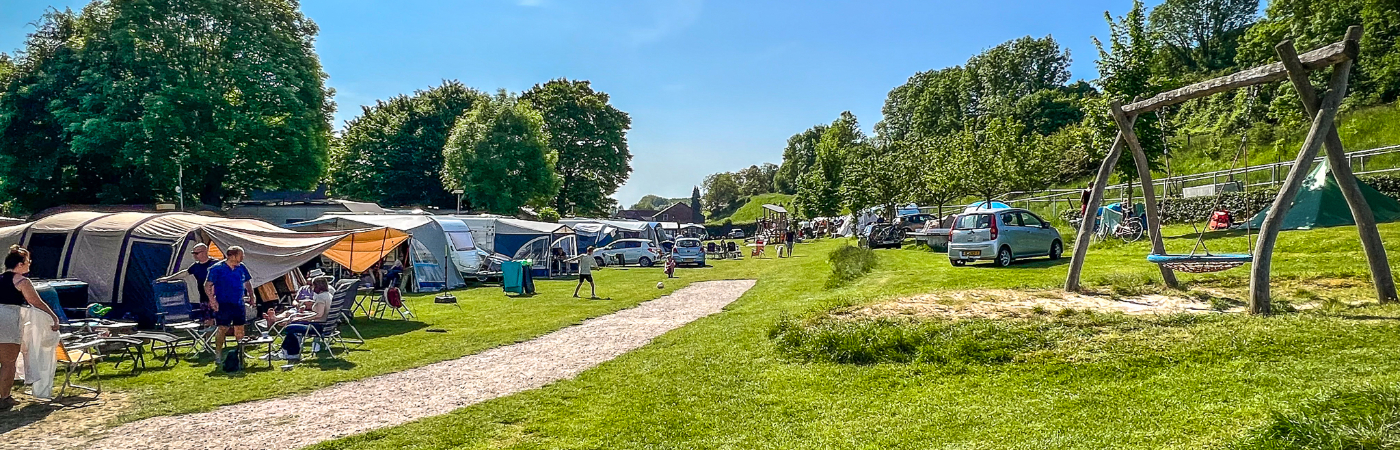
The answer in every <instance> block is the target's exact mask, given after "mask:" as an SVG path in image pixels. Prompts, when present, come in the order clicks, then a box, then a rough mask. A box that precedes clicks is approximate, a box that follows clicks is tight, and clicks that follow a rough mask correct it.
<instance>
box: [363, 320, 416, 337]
mask: <svg viewBox="0 0 1400 450" xmlns="http://www.w3.org/2000/svg"><path fill="white" fill-rule="evenodd" d="M356 320H359V321H360V322H359V323H356V324H355V328H356V329H359V330H360V335H361V336H364V337H365V339H375V338H381V337H385V336H397V335H400V334H407V333H412V332H414V331H418V330H421V329H424V328H427V327H428V324H426V323H423V322H419V321H416V320H394V319H377V320H367V321H366V320H361V319H356ZM342 332H345V330H342Z"/></svg>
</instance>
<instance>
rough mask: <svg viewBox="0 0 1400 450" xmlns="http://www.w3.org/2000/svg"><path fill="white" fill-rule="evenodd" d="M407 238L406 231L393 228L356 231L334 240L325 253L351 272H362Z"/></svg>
mask: <svg viewBox="0 0 1400 450" xmlns="http://www.w3.org/2000/svg"><path fill="white" fill-rule="evenodd" d="M407 240H408V233H405V232H403V231H400V230H396V229H393V228H379V229H370V230H364V231H356V232H354V233H351V234H350V235H349V236H346V237H345V238H344V239H341V240H340V241H339V242H336V243H335V245H333V246H331V248H330V249H329V250H326V252H325V255H326V257H327V258H330V259H331V260H332V261H335V262H336V263H337V264H340V265H342V266H345V267H348V268H350V271H351V272H364V271H366V270H369V268H370V267H373V266H374V263H376V262H379V260H381V259H384V256H385V255H388V254H389V252H392V251H394V249H395V248H397V247H398V246H399V244H403V243H404V241H407Z"/></svg>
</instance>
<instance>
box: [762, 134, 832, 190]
mask: <svg viewBox="0 0 1400 450" xmlns="http://www.w3.org/2000/svg"><path fill="white" fill-rule="evenodd" d="M823 132H826V124H820V125H817V126H814V127H812V128H808V129H807V131H803V132H801V133H797V134H794V135H792V137H789V138H788V140H787V147H786V148H783V165H782V166H780V167H778V171H777V173H775V174H773V189H774V190H776V191H777V192H781V193H784V194H789V195H791V194H796V193H797V181H798V179H800V178H801V177H802V174H805V173H807V170H808V169H810V168H811V167H812V164H814V163H815V162H816V160H817V144H818V143H820V142H821V140H822V133H823Z"/></svg>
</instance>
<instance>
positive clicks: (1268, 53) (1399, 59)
mask: <svg viewBox="0 0 1400 450" xmlns="http://www.w3.org/2000/svg"><path fill="white" fill-rule="evenodd" d="M1352 25H1361V26H1362V28H1363V29H1364V30H1365V34H1363V35H1362V36H1361V55H1360V56H1359V57H1358V58H1357V59H1356V64H1355V65H1353V66H1352V71H1351V83H1350V85H1349V90H1350V91H1351V93H1350V94H1349V98H1353V99H1354V100H1353V101H1358V102H1361V103H1378V102H1393V101H1396V100H1397V99H1400V2H1396V1H1395V0H1327V1H1323V0H1271V1H1270V2H1269V6H1268V7H1267V8H1265V9H1264V18H1263V19H1260V20H1259V22H1258V23H1256V24H1255V25H1254V26H1252V27H1250V28H1249V31H1247V32H1246V33H1245V37H1244V38H1243V39H1242V42H1241V43H1240V49H1239V54H1238V55H1237V56H1236V59H1237V60H1239V61H1240V63H1241V64H1242V65H1243V64H1248V65H1255V64H1264V63H1270V62H1273V61H1276V60H1277V59H1278V57H1277V56H1276V54H1275V53H1274V45H1276V44H1278V43H1279V41H1281V40H1283V39H1292V40H1293V45H1294V46H1295V47H1297V48H1298V51H1300V52H1301V51H1308V50H1310V49H1314V48H1317V47H1321V46H1323V45H1327V44H1330V43H1333V42H1336V41H1338V40H1340V39H1341V38H1342V36H1343V35H1344V34H1346V30H1347V27H1349V26H1352ZM1284 84H1285V85H1286V84H1287V83H1284ZM1288 89H1291V88H1288ZM1285 104H1286V105H1288V106H1289V107H1294V108H1296V107H1297V104H1298V102H1297V98H1296V97H1294V98H1292V99H1289V100H1288V101H1287V102H1286V103H1285Z"/></svg>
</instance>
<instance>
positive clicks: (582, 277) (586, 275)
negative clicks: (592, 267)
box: [578, 273, 593, 283]
mask: <svg viewBox="0 0 1400 450" xmlns="http://www.w3.org/2000/svg"><path fill="white" fill-rule="evenodd" d="M584 281H587V282H589V283H592V282H593V274H591V273H581V274H578V282H579V283H583V282H584Z"/></svg>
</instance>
